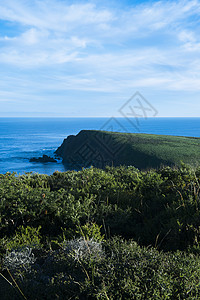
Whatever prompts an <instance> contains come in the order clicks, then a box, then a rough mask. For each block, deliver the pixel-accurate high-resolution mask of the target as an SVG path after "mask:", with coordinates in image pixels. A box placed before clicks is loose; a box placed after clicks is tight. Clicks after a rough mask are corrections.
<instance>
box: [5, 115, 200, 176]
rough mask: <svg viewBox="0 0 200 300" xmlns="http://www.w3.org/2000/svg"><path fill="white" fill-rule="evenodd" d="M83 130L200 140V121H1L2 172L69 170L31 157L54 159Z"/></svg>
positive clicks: (106, 119) (43, 119) (44, 172)
mask: <svg viewBox="0 0 200 300" xmlns="http://www.w3.org/2000/svg"><path fill="white" fill-rule="evenodd" d="M82 129H103V130H109V131H122V132H123V131H124V132H135V133H138V132H140V133H153V134H167V135H178V136H194V137H200V118H148V119H139V121H138V122H136V119H129V121H127V120H126V119H122V118H119V119H112V118H111V119H109V118H0V173H3V174H4V173H6V172H17V173H18V174H22V173H25V172H31V171H33V172H38V173H41V174H52V173H53V172H54V171H56V170H58V171H66V170H67V167H66V166H64V165H63V164H62V162H61V161H60V162H58V163H45V164H42V163H31V162H29V158H31V157H39V156H42V155H43V154H47V155H51V156H52V155H53V153H54V151H55V150H56V149H57V147H58V146H60V144H61V143H62V141H63V139H64V138H66V137H67V136H68V135H70V134H77V133H78V132H79V131H80V130H82Z"/></svg>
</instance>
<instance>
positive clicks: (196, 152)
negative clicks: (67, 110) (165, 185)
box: [56, 130, 200, 169]
mask: <svg viewBox="0 0 200 300" xmlns="http://www.w3.org/2000/svg"><path fill="white" fill-rule="evenodd" d="M84 151H85V152H84ZM84 153H87V155H86V154H85V156H84ZM56 154H57V155H60V156H61V157H62V158H63V161H64V162H66V163H72V164H73V163H74V162H76V163H78V164H79V165H80V166H82V167H87V164H88V165H89V164H92V165H93V166H95V167H101V166H102V167H105V166H106V165H114V166H119V165H133V166H135V167H137V168H139V169H146V168H152V167H153V168H156V167H160V165H170V166H172V165H180V162H181V161H182V162H184V163H189V164H192V165H198V164H199V163H200V138H193V137H179V136H167V135H154V134H137V133H117V132H107V131H97V130H82V131H81V132H79V134H78V135H76V136H69V137H68V138H67V139H65V140H64V142H63V144H62V145H61V146H60V147H59V148H58V149H57V151H56Z"/></svg>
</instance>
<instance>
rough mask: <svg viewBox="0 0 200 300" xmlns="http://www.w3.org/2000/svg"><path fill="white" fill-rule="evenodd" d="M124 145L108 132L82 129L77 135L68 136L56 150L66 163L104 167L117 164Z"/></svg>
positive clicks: (78, 165)
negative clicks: (118, 142)
mask: <svg viewBox="0 0 200 300" xmlns="http://www.w3.org/2000/svg"><path fill="white" fill-rule="evenodd" d="M121 151H122V145H120V144H117V143H116V141H115V139H114V138H113V137H112V136H111V135H110V134H109V133H106V132H101V131H96V130H82V131H80V132H79V133H78V134H77V135H76V136H74V135H70V136H68V137H67V138H66V139H65V140H64V141H63V143H62V145H61V146H60V147H59V148H58V149H57V150H56V154H57V155H58V156H61V157H62V158H63V162H64V163H68V164H71V165H74V166H75V167H76V166H77V167H80V168H81V167H89V166H91V165H93V166H94V167H98V168H104V167H105V166H106V165H117V161H118V158H119V157H118V153H119V152H121Z"/></svg>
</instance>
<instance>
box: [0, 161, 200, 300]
mask: <svg viewBox="0 0 200 300" xmlns="http://www.w3.org/2000/svg"><path fill="white" fill-rule="evenodd" d="M199 182H200V168H199V167H196V168H193V167H189V166H187V165H185V164H182V165H181V166H180V167H176V168H175V167H163V168H160V169H157V170H153V169H151V170H148V171H139V170H138V169H136V168H134V167H107V168H106V169H105V170H101V169H96V168H90V169H85V170H82V171H79V172H76V171H68V172H66V173H60V172H55V173H54V174H52V175H51V176H47V175H39V174H32V173H28V174H26V175H20V176H16V174H10V173H6V174H5V175H0V222H1V223H0V224H1V226H0V257H1V261H0V298H1V299H6V300H7V299H8V300H9V299H34V300H36V299H110V300H111V299H199V298H200V285H199V276H200V257H199V254H200V247H199V239H200V218H199V211H200V184H199Z"/></svg>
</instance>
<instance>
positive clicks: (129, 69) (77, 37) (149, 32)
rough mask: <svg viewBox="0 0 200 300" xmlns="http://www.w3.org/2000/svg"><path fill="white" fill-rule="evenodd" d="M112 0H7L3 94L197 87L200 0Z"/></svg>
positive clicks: (0, 44) (0, 42)
mask: <svg viewBox="0 0 200 300" xmlns="http://www.w3.org/2000/svg"><path fill="white" fill-rule="evenodd" d="M112 3H113V5H109V4H107V3H104V2H102V3H101V4H100V3H99V2H96V3H95V1H92V2H89V1H85V2H81V3H80V2H75V1H71V2H69V1H62V0H33V1H26V0H1V2H0V21H1V23H0V24H1V25H0V26H1V31H0V75H1V81H2V82H1V84H0V87H1V88H2V91H1V93H0V98H1V100H2V99H4V97H5V98H6V99H9V97H10V99H11V98H12V99H14V98H15V97H16V99H20V97H21V99H22V98H23V99H25V97H27V95H29V98H31V99H33V97H30V95H33V94H34V93H37V95H39V93H42V95H43V97H47V98H48V97H49V95H48V93H49V92H52V93H53V92H54V93H56V92H59V91H60V93H61V92H62V93H63V94H62V97H61V96H60V97H61V98H62V99H63V98H64V95H67V93H68V92H69V93H70V91H72V90H74V91H76V90H77V91H83V92H102V93H103V92H104V93H110V94H112V93H121V94H123V93H124V92H126V91H129V90H131V89H132V90H133V91H135V90H137V89H143V88H144V89H148V90H150V91H156V90H157V93H158V95H160V93H161V92H162V91H175V92H177V91H179V92H180V95H182V93H183V92H184V91H185V92H189V91H191V92H196V93H198V92H199V91H200V72H199V71H200V70H199V69H200V67H199V66H200V56H199V54H200V36H199V32H200V23H199V15H200V1H199V0H192V1H186V0H177V1H152V2H142V1H141V2H140V4H131V5H128V4H127V5H122V2H121V5H118V4H119V2H116V5H114V3H115V2H112ZM9 74H13V76H10V75H9ZM17 78H20V82H19V81H18V80H17ZM23 82H26V84H23ZM19 85H20V86H21V88H19ZM10 87H12V88H13V89H14V91H13V93H12V95H11V94H10ZM45 93H46V94H45ZM14 94H15V95H14ZM39 98H40V97H39ZM27 101H28V100H27ZM62 101H63V100H62Z"/></svg>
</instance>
